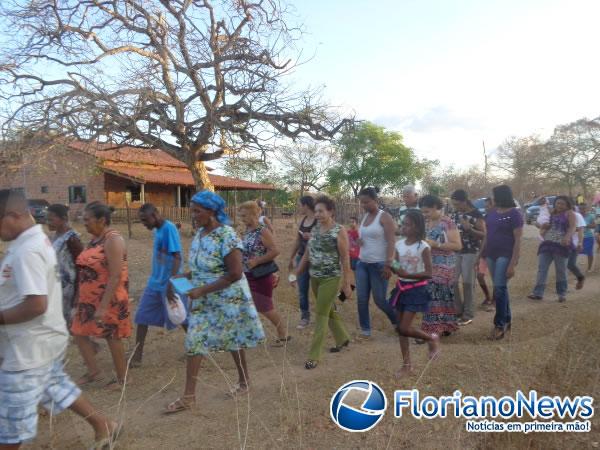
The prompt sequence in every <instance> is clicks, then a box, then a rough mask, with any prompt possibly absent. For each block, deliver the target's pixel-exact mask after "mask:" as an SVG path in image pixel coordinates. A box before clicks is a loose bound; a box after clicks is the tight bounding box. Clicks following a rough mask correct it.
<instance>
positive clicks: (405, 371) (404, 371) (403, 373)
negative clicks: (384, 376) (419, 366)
mask: <svg viewBox="0 0 600 450" xmlns="http://www.w3.org/2000/svg"><path fill="white" fill-rule="evenodd" d="M412 374H413V368H412V366H411V365H410V364H402V367H401V368H400V370H398V372H396V379H401V378H405V377H409V376H411V375H412Z"/></svg>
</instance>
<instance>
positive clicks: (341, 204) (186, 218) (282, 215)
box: [112, 201, 398, 224]
mask: <svg viewBox="0 0 600 450" xmlns="http://www.w3.org/2000/svg"><path fill="white" fill-rule="evenodd" d="M385 207H386V209H388V210H394V209H397V207H398V205H395V204H388V203H386V204H385ZM157 209H158V211H159V212H160V214H161V216H162V217H164V218H165V219H168V220H170V221H171V222H174V223H191V221H192V218H191V214H190V208H178V207H176V206H157ZM226 211H227V214H228V215H229V217H231V219H232V220H233V221H234V222H236V219H237V211H236V208H235V206H228V207H227V208H226ZM128 214H129V218H130V221H131V223H138V222H139V220H138V217H137V209H135V208H129V212H128V208H117V209H115V211H114V213H113V215H112V220H113V222H114V223H127V222H128V220H127V217H128ZM266 214H267V216H268V217H269V218H270V219H271V220H281V219H286V218H288V219H289V218H290V217H295V215H296V211H294V210H291V209H289V208H281V207H278V206H270V207H267V210H266ZM362 214H363V211H362V209H361V207H360V204H359V202H358V201H337V202H336V210H335V219H336V221H337V222H338V223H341V224H347V223H348V222H349V221H350V218H351V217H360V216H362Z"/></svg>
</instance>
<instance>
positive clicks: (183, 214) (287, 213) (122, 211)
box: [112, 206, 294, 223]
mask: <svg viewBox="0 0 600 450" xmlns="http://www.w3.org/2000/svg"><path fill="white" fill-rule="evenodd" d="M128 209H129V212H128ZM156 209H158V211H159V213H160V215H161V216H162V217H164V218H165V219H168V220H170V221H171V222H174V223H178V222H179V223H191V221H192V217H191V214H190V208H178V207H176V206H157V207H156ZM226 211H227V214H228V215H229V217H231V219H232V220H233V221H234V222H235V220H236V217H237V211H236V208H235V206H228V207H227V208H226ZM128 214H129V218H130V220H131V222H132V223H138V222H139V219H138V216H137V209H136V208H116V209H115V211H114V212H113V214H112V221H113V222H114V223H127V215H128ZM293 215H294V211H292V210H289V209H287V208H280V207H270V208H267V216H268V217H270V218H271V219H273V220H274V219H283V218H286V217H293Z"/></svg>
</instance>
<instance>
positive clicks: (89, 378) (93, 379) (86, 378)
mask: <svg viewBox="0 0 600 450" xmlns="http://www.w3.org/2000/svg"><path fill="white" fill-rule="evenodd" d="M103 380H104V376H103V375H102V372H98V373H97V374H95V375H90V374H89V373H87V372H86V373H84V374H83V375H82V376H81V378H79V379H78V380H77V381H76V382H75V384H76V385H77V386H86V385H88V384H93V383H98V382H101V381H103Z"/></svg>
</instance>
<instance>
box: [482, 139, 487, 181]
mask: <svg viewBox="0 0 600 450" xmlns="http://www.w3.org/2000/svg"><path fill="white" fill-rule="evenodd" d="M481 142H482V143H483V183H484V187H485V189H486V190H487V185H488V157H487V152H486V151H485V141H484V140H482V141H481Z"/></svg>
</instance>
